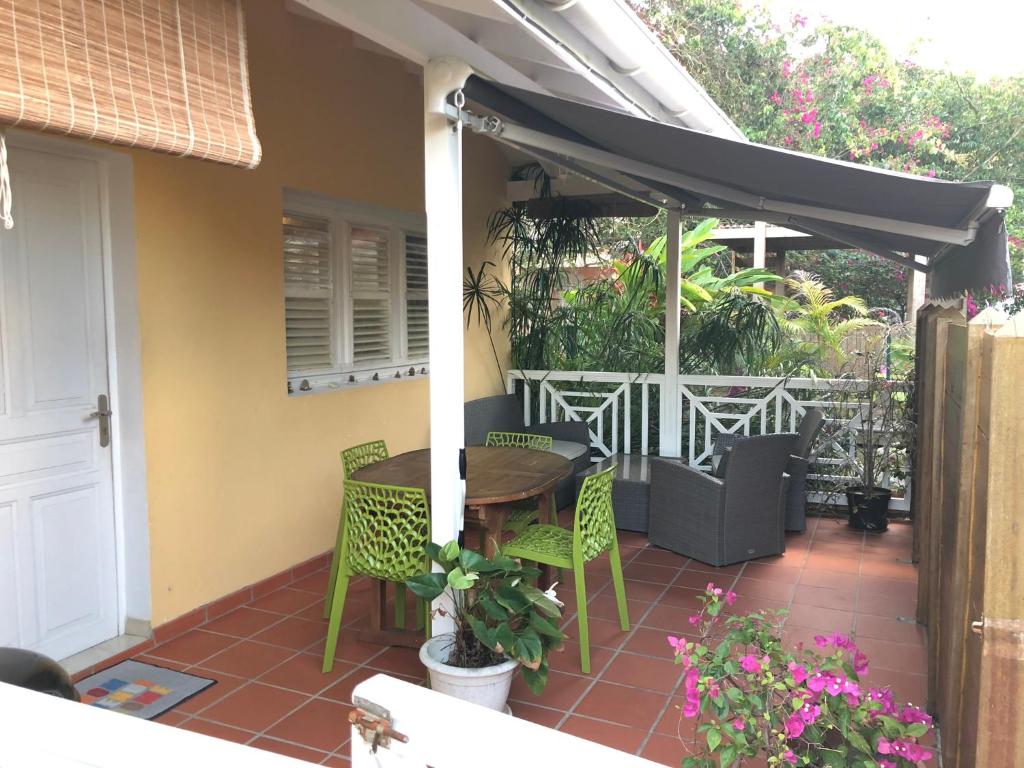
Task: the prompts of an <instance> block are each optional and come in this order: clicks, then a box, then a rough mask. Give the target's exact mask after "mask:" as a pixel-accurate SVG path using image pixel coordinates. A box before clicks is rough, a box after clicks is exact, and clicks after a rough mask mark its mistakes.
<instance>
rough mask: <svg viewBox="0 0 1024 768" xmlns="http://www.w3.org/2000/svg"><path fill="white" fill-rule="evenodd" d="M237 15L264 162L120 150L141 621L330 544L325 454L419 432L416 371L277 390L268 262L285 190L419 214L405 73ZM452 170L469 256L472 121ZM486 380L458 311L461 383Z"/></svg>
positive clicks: (477, 338)
mask: <svg viewBox="0 0 1024 768" xmlns="http://www.w3.org/2000/svg"><path fill="white" fill-rule="evenodd" d="M246 14H247V16H246V20H247V26H248V45H249V55H250V68H251V69H250V72H251V80H252V93H253V102H254V107H255V113H256V128H257V132H258V134H259V137H260V139H261V141H262V143H263V149H264V159H263V162H262V164H261V166H260V167H259V168H258V169H257V170H255V171H243V170H235V169H231V168H225V167H220V166H217V165H213V164H210V163H205V162H201V161H195V160H184V159H178V158H172V157H165V156H160V155H156V154H152V153H146V152H133V159H134V168H135V210H136V228H137V238H138V242H137V254H138V275H139V306H140V325H141V335H142V374H143V403H144V411H145V438H146V461H147V472H148V483H149V488H148V490H149V517H150V545H151V568H152V588H153V613H152V622H153V624H154V625H160V624H162V623H164V622H166V621H168V620H170V619H172V618H174V617H176V616H178V615H181V614H182V613H185V612H187V611H189V610H191V609H193V608H196V607H197V606H200V605H202V604H204V603H206V602H209V601H210V600H214V599H216V598H218V597H220V596H222V595H225V594H229V593H230V592H232V591H234V590H236V589H238V588H240V587H243V586H246V585H248V584H251V583H253V582H256V581H258V580H260V579H262V578H265V577H267V576H270V575H272V574H274V573H277V572H279V571H282V570H284V569H286V568H288V567H289V566H292V565H295V564H297V563H299V562H301V561H303V560H305V559H307V558H309V557H312V556H314V555H316V554H319V553H321V552H323V551H325V550H326V549H329V548H330V547H331V546H332V545H333V538H334V532H335V528H336V525H337V512H338V506H339V502H340V481H341V467H340V463H339V460H338V451H339V450H340V449H342V448H344V447H346V446H349V445H353V444H356V443H359V442H362V441H366V440H370V439H375V438H383V439H385V440H387V442H388V446H389V448H390V449H391V451H392V452H393V453H397V452H401V451H406V450H410V449H413V448H418V447H422V446H424V445H426V443H427V441H428V423H427V410H428V409H427V397H428V390H427V386H428V384H427V381H424V380H420V381H410V382H396V383H388V384H381V385H377V386H368V387H360V388H355V389H352V390H345V391H339V392H330V393H317V394H313V395H307V396H301V397H288V395H287V393H286V366H285V349H284V299H283V277H282V261H281V201H282V189H283V188H284V187H291V188H295V189H299V190H308V191H313V192H319V193H323V194H328V195H332V196H335V197H339V198H345V199H349V200H354V201H359V202H362V203H368V204H373V205H378V206H382V207H387V208H394V209H401V210H408V211H422V210H423V151H422V146H423V129H422V98H423V97H422V90H421V85H420V80H419V77H418V76H417V75H415V74H412V73H410V71H409V70H408V69H407V65H406V64H405V63H403V62H401V61H399V60H397V59H395V58H392V57H389V56H383V55H380V54H377V53H371V52H368V51H366V50H363V49H360V48H358V47H356V46H355V45H354V44H353V39H352V35H351V34H350V33H349V32H347V31H346V30H342V29H338V28H334V27H329V26H326V25H321V24H319V23H316V22H314V21H311V20H308V19H304V18H301V17H297V16H295V15H292V14H289V13H287V12H286V11H285V10H284V5H283V3H282V2H279V1H278V0H274V1H273V2H271V1H270V0H253V2H248V3H246ZM465 167H466V179H465V185H466V186H465V200H466V210H465V219H466V226H465V242H466V253H467V257H466V264H467V265H472V264H478V263H479V262H480V261H481V260H483V259H484V258H494V255H493V253H490V252H489V251H488V249H487V247H486V243H485V230H486V220H487V217H488V215H489V214H490V212H491V211H492V210H494V209H495V208H497V207H499V206H500V205H501V203H502V199H503V196H504V180H505V178H506V177H507V169H506V167H505V163H504V160H503V158H502V157H501V155H500V154H499V152H498V151H497V149H496V146H495V145H493V144H492V143H490V142H488V141H487V140H485V139H481V138H479V137H475V136H468V137H467V146H466V162H465ZM499 336H500V332H499ZM496 341H497V342H498V343H499V344H501V343H502V341H501V339H500V338H498V339H496ZM502 354H503V355H505V356H507V342H506V343H505V345H504V348H503V351H502ZM501 387H502V383H501V381H500V377H499V376H498V374H497V371H496V368H495V364H494V361H493V357H492V354H491V351H490V347H489V345H488V343H487V339H486V337H485V335H484V334H483V332H482V331H479V330H477V328H476V327H475V326H474V327H473V328H471V330H470V332H469V336H468V338H467V345H466V396H467V398H474V397H480V396H484V395H488V394H494V393H497V392H500V391H501Z"/></svg>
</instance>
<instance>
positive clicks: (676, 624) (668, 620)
mask: <svg viewBox="0 0 1024 768" xmlns="http://www.w3.org/2000/svg"><path fill="white" fill-rule="evenodd" d="M698 607H699V605H698V604H697V602H696V601H694V605H693V606H687V607H685V608H683V607H680V606H676V605H672V604H665V603H658V604H656V605H654V606H653V607H652V608H651V610H650V611H648V612H647V614H646V615H645V616H644V617H643V626H645V627H653V628H654V629H664V630H667V631H669V632H671V633H672V634H674V635H678V634H680V633H681V632H686V631H688V630H689V629H690V621H689V619H690V617H691V616H693V615H694V613H696V610H695V609H696V608H698Z"/></svg>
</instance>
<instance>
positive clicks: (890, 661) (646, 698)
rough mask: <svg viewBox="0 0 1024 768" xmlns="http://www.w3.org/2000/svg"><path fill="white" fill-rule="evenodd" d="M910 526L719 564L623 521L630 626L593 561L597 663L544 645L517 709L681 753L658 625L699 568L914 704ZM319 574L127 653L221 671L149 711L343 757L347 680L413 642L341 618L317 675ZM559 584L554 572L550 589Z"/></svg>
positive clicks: (841, 530)
mask: <svg viewBox="0 0 1024 768" xmlns="http://www.w3.org/2000/svg"><path fill="white" fill-rule="evenodd" d="M911 530H912V529H911V527H910V526H908V525H899V524H896V525H892V526H891V527H890V529H889V532H888V533H886V534H884V535H870V536H869V535H865V534H858V533H855V532H853V531H850V530H849V529H848V528H847V527H846V525H845V524H841V523H837V522H834V521H831V520H826V519H814V518H812V519H810V520H809V521H808V530H807V532H806V533H805V534H802V535H791V536H789V537H788V550H787V552H786V554H785V555H783V556H781V557H777V558H769V559H765V560H760V561H757V562H751V563H746V564H742V565H736V566H731V567H727V568H717V569H716V568H712V567H710V566H705V565H703V564H701V563H698V562H696V561H691V560H688V559H687V558H684V557H680V556H678V555H675V554H672V553H670V552H666V551H664V550H659V549H657V548H654V547H651V546H649V545H648V544H647V540H646V537H644V536H642V535H639V534H633V533H625V532H620V534H619V540H620V543H621V546H622V556H623V563H624V567H625V575H626V579H627V581H626V594H627V597H628V599H629V608H630V618H631V621H632V625H631V629H630V630H629V631H628V632H620V631H619V628H618V624H617V622H616V621H614V618H615V601H614V597H613V595H612V591H611V583H610V577H609V574H608V569H607V561H606V559H604V560H599V561H597V562H595V563H592V564H591V566H590V567H589V568H588V573H587V584H588V587H589V589H590V592H591V594H592V597H591V599H590V617H591V628H590V636H591V642H592V645H593V647H592V649H591V653H592V667H593V670H594V674H592V675H589V676H583V675H582V674H581V673H580V668H579V655H578V649H577V647H576V646H575V645H573V644H572V643H570V644H569V646H568V647H567V648H566V650H565V652H564V653H558V654H554V656H553V658H552V668H553V671H552V673H551V679H550V682H549V684H548V687H547V690H546V691H545V692H544V694H543V695H542V696H540V697H536V696H534V695H532V694H531V693H530V692H529V691H528V690H527V689H526V687H525V686H524V685H523V684H522V682H521V681H520V680H518V679H517V681H516V682H515V684H514V685H513V690H512V702H511V705H512V708H513V711H514V713H515V715H516V716H518V717H522V718H525V719H528V720H532V721H534V722H537V723H541V724H543V725H546V726H550V727H556V728H559V729H560V730H563V731H566V732H568V733H572V734H575V735H577V736H581V737H583V738H586V739H590V740H592V741H596V742H600V743H603V744H606V745H609V746H612V747H615V748H617V749H621V750H624V751H627V752H632V753H635V754H639V755H643V756H644V757H647V758H649V759H651V760H654V761H656V762H660V763H664V764H665V765H673V766H678V765H679V764H680V762H681V760H682V758H683V757H684V756H685V754H686V752H685V749H686V747H685V745H684V743H683V742H685V740H686V739H687V738H688V737H689V736H690V735H691V734H692V727H688V726H689V723H688V722H687V721H682V722H680V714H679V709H678V703H679V696H678V692H679V687H680V683H681V680H682V674H681V668H679V667H675V666H673V664H672V659H671V655H670V652H669V646H668V644H667V643H666V641H665V636H666V635H667V634H672V633H675V634H680V633H682V632H683V630H684V628H685V627H687V626H688V625H687V624H686V618H687V616H689V615H690V613H692V611H693V608H694V607H695V606H696V605H697V602H696V601H695V600H694V599H693V598H694V595H695V594H697V592H696V590H699V589H702V588H703V587H704V585H705V584H706V583H707V582H708V581H714V582H715V583H716V584H718V585H719V586H722V587H729V588H731V589H733V590H735V591H736V592H737V594H738V595H739V596H740V599H739V601H738V603H737V606H736V609H737V610H740V611H746V610H748V609H749V610H755V609H756V608H759V607H764V608H789V610H790V614H789V618H788V620H787V623H786V638H787V641H789V642H792V643H796V642H801V641H803V642H811V640H812V638H813V636H814V635H815V634H819V633H821V632H825V631H844V632H853V633H854V634H855V636H856V639H857V644H858V645H859V646H860V648H861V649H863V650H864V651H865V652H866V653H867V654H868V657H869V658H870V660H871V671H870V673H869V675H868V678H867V679H868V681H869V682H870V683H871V684H873V685H882V684H888V685H891V686H892V687H893V690H894V691H895V693H896V696H897V698H898V699H900V700H903V701H908V700H909V701H913V702H915V703H923V702H924V700H925V694H926V677H925V671H926V670H925V663H926V662H925V659H926V655H925V635H924V630H923V628H922V627H919V626H917V625H915V624H913V623H911V622H908V621H905V620H904V619H905V618H907V617H912V616H913V615H914V607H915V602H916V581H917V573H916V569H915V568H914V566H913V565H911V564H909V559H910V550H911ZM326 581H327V571H326V570H321V571H318V572H316V573H314V574H312V575H310V576H308V577H306V578H305V579H303V580H301V581H298V582H295V583H293V584H291V585H290V586H288V587H285V588H282V589H279V590H277V591H276V592H273V593H271V594H269V595H266V596H264V597H261V598H259V599H257V600H254V601H252V602H251V603H249V604H248V605H245V606H243V607H241V608H238V609H237V610H235V611H233V612H232V613H229V614H227V615H225V616H222V617H220V618H218V619H215V620H214V621H211V622H209V623H207V624H206V625H204V626H202V627H200V628H198V629H194V630H191V631H189V632H187V633H186V634H184V635H181V636H180V637H177V638H175V639H173V640H171V641H169V642H166V643H164V644H162V645H159V646H157V647H156V648H154V649H152V650H150V651H149V652H148V653H146V654H143V655H141V656H140V657H138V658H139V659H140V660H143V661H151V662H152V663H155V664H159V665H161V666H168V667H174V668H176V669H185V670H188V671H194V672H195V673H196V674H200V675H203V676H204V677H213V678H215V679H216V680H217V681H218V684H217V685H214V686H212V687H211V688H209V689H207V690H206V691H204V692H203V693H201V694H199V695H198V696H196V697H194V698H192V699H190V700H188V701H186V702H184V703H182V704H181V705H179V706H178V707H176V708H175V709H173V710H171V711H170V712H168V713H166V714H164V715H163V716H162V717H160V718H159V721H160V722H163V723H166V724H168V725H173V726H177V727H180V728H187V729H190V730H194V731H199V732H202V733H206V734H209V735H212V736H216V737H219V738H223V739H229V740H232V741H238V742H242V743H248V744H250V745H252V746H254V747H259V748H262V749H268V750H272V751H275V752H281V753H284V754H287V755H290V756H293V757H298V758H301V759H305V760H308V761H310V762H313V763H321V764H324V765H345V764H347V763H348V735H349V728H348V724H347V715H348V710H349V708H350V704H349V699H350V697H351V694H352V689H353V687H354V686H355V685H356V684H358V683H359V682H361V681H362V680H364V679H366V678H368V677H370V676H372V675H374V674H377V673H379V672H384V673H387V674H390V675H394V676H397V677H402V678H404V679H407V680H410V681H422V679H423V677H424V675H423V670H422V667H421V665H420V663H419V660H418V658H417V654H416V651H414V650H412V649H407V648H386V647H381V646H376V645H368V644H364V643H361V642H359V641H357V640H355V639H353V638H352V633H351V631H349V632H346V630H345V629H344V628H343V629H342V633H341V640H340V642H339V645H338V661H337V662H336V664H335V668H334V671H333V673H332V674H330V675H326V676H325V675H322V674H321V673H320V663H321V654H322V649H323V645H324V641H323V638H324V635H325V632H326V622H325V621H323V620H322V619H321V618H320V611H321V606H322V595H323V592H324V588H325V586H326ZM559 591H560V592H562V591H563V589H560V590H559ZM571 594H572V591H571V587H568V586H564V594H562V595H561V596H562V597H563V598H565V597H571ZM350 595H351V599H350V602H349V605H348V606H347V607H346V613H345V626H346V627H347V628H348V629H349V630H351V629H353V628H355V627H357V626H359V625H360V624H362V623H364V622H366V620H367V611H368V605H369V602H368V600H369V583H368V582H365V581H364V582H363V583H362V584H357V585H355V586H354V587H353V590H352V591H350ZM565 602H566V603H567V604H568V605H567V608H566V612H567V613H566V632H567V634H569V635H570V636H573V635H574V627H575V612H574V611H571V605H572V604H573V602H574V601H573V600H571V599H568V600H566V601H565ZM681 740H682V741H681Z"/></svg>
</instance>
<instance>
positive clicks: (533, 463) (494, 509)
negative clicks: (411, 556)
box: [352, 446, 572, 557]
mask: <svg viewBox="0 0 1024 768" xmlns="http://www.w3.org/2000/svg"><path fill="white" fill-rule="evenodd" d="M453 463H454V461H453ZM570 475H572V463H571V462H570V461H569V460H568V459H566V458H564V457H562V456H559V455H558V454H557V453H551V452H550V451H533V450H530V449H528V448H487V447H484V446H470V447H469V448H467V449H466V523H467V524H470V525H473V526H474V527H477V528H481V529H483V530H482V532H483V533H484V535H485V536H486V541H485V545H484V549H485V553H486V555H487V556H488V557H493V556H494V551H495V547H496V545H497V542H498V541H499V540H500V537H501V530H502V528H503V527H504V526H505V518H506V516H507V515H508V510H509V504H510V503H511V502H514V501H521V500H522V499H532V498H535V497H538V496H539V497H542V498H543V499H544V500H545V501H546V502H547V503H548V504H552V503H554V495H555V488H556V486H557V485H558V484H559V483H560V482H561V481H562V480H564V479H565V478H567V477H569V476H570ZM352 479H353V480H362V481H363V482H367V483H382V484H384V485H404V486H407V487H411V488H423V489H424V490H425V491H426V492H427V495H428V496H429V495H430V449H429V448H424V449H422V450H419V451H410V452H409V453H402V454H399V455H398V456H393V457H392V458H390V459H386V460H384V461H379V462H377V463H376V464H370V465H369V466H366V467H363V468H362V469H359V470H356V471H355V472H353V473H352Z"/></svg>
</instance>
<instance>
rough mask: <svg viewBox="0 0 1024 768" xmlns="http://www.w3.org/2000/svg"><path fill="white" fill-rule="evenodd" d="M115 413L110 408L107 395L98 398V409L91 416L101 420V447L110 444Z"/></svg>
mask: <svg viewBox="0 0 1024 768" xmlns="http://www.w3.org/2000/svg"><path fill="white" fill-rule="evenodd" d="M113 413H114V412H113V411H112V410H110V399H109V398H108V397H107V396H106V395H100V396H99V397H97V398H96V410H95V411H93V412H92V413H90V414H89V417H90V418H92V419H99V420H100V448H106V447H107V446H108V445H110V417H111V416H112V415H113Z"/></svg>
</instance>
